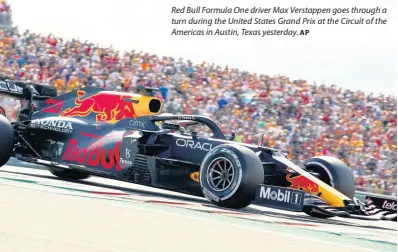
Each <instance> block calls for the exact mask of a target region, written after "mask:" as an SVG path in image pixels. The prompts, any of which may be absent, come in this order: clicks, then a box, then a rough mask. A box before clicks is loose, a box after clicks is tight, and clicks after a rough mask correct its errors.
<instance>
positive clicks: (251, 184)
mask: <svg viewBox="0 0 398 252" xmlns="http://www.w3.org/2000/svg"><path fill="white" fill-rule="evenodd" d="M199 174H200V178H199V179H200V185H201V188H202V193H203V195H204V196H205V197H206V198H207V199H208V200H209V201H210V202H211V203H212V204H214V205H217V206H220V207H226V208H234V209H239V208H244V207H246V206H248V205H250V204H251V203H252V201H253V199H254V194H255V191H256V186H257V185H258V184H262V183H263V182H264V170H263V167H262V164H261V161H260V159H259V157H258V156H257V155H256V154H255V153H254V152H253V151H252V150H250V149H249V148H247V147H245V146H242V145H237V144H222V145H219V146H217V147H215V148H214V149H212V150H211V151H209V153H208V154H207V155H206V156H205V158H204V159H203V161H202V164H201V167H200V173H199Z"/></svg>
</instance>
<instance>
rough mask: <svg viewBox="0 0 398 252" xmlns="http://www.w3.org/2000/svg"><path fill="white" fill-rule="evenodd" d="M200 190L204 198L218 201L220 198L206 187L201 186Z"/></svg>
mask: <svg viewBox="0 0 398 252" xmlns="http://www.w3.org/2000/svg"><path fill="white" fill-rule="evenodd" d="M202 191H203V194H204V196H205V197H206V198H208V199H211V200H214V201H215V202H218V201H220V198H219V197H217V196H216V195H215V194H214V193H212V192H210V191H209V190H208V189H207V188H206V187H203V188H202Z"/></svg>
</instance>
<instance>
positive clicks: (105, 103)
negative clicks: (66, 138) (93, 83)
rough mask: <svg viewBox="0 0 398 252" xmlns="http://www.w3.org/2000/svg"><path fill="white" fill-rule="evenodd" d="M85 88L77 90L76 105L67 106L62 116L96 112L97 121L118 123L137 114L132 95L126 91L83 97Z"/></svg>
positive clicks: (84, 114) (86, 114)
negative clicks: (125, 92)
mask: <svg viewBox="0 0 398 252" xmlns="http://www.w3.org/2000/svg"><path fill="white" fill-rule="evenodd" d="M85 94H86V92H85V91H83V90H78V91H77V97H76V99H75V104H76V106H75V107H73V108H67V109H66V110H64V111H63V112H62V113H61V114H60V116H66V117H68V116H88V115H89V114H90V113H95V114H96V117H95V119H96V121H97V122H108V123H116V122H118V121H119V120H121V119H124V118H135V117H137V114H136V112H135V110H134V107H133V100H132V96H131V95H129V94H124V93H117V92H110V91H101V92H99V93H97V94H94V95H91V96H88V97H86V98H83V96H84V95H85Z"/></svg>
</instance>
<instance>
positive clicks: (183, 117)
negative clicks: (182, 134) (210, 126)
mask: <svg viewBox="0 0 398 252" xmlns="http://www.w3.org/2000/svg"><path fill="white" fill-rule="evenodd" d="M178 120H195V117H194V116H178Z"/></svg>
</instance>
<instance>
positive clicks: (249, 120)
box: [0, 0, 397, 194]
mask: <svg viewBox="0 0 398 252" xmlns="http://www.w3.org/2000/svg"><path fill="white" fill-rule="evenodd" d="M1 10H3V11H1ZM0 11H1V13H6V15H8V16H7V18H5V16H2V19H1V21H2V22H0V24H1V25H2V28H3V29H2V30H0V75H5V76H10V77H11V78H14V79H17V80H28V81H33V82H38V83H43V84H46V85H53V86H56V87H57V88H58V91H59V92H69V91H71V90H72V89H74V88H78V87H84V86H97V87H103V88H107V89H111V90H122V91H126V92H134V90H135V88H136V87H137V86H138V85H148V86H154V87H159V88H160V94H159V97H160V98H162V99H163V100H164V101H165V106H164V112H170V113H186V114H203V115H207V116H210V117H212V118H214V119H215V120H216V121H217V122H218V123H219V124H220V125H221V128H222V129H223V130H224V131H230V130H233V131H236V132H237V137H236V141H242V142H246V143H255V144H258V143H260V141H262V142H263V144H264V145H267V146H270V147H277V148H282V149H285V150H286V151H287V152H288V153H289V154H288V155H289V158H291V159H292V160H294V161H296V162H299V161H302V160H304V159H306V158H309V157H311V156H314V155H331V156H336V157H338V158H340V159H342V160H344V161H345V162H346V163H347V164H348V165H349V166H350V167H351V168H352V169H353V172H354V175H355V177H356V180H357V186H358V187H359V188H360V189H361V190H368V191H370V192H376V193H386V194H396V174H397V172H396V163H397V138H396V133H397V120H396V117H397V100H396V97H394V96H387V95H373V94H369V95H365V93H364V92H361V91H350V90H344V89H342V88H338V87H336V86H334V85H332V86H326V85H315V84H314V85H311V84H308V83H307V82H306V81H305V80H290V79H289V78H288V77H285V76H268V75H259V74H255V73H249V72H245V71H241V70H239V69H236V68H229V67H221V66H217V65H214V64H209V63H206V62H203V63H196V64H195V63H193V62H191V61H189V60H187V61H184V60H183V59H174V58H173V57H161V56H157V55H152V54H149V53H141V52H140V53H138V52H135V51H131V52H125V53H121V52H118V51H116V50H115V49H112V48H99V47H97V46H96V45H94V44H92V43H89V42H83V41H79V40H64V39H62V38H58V37H55V36H53V35H51V36H43V35H38V34H35V33H33V32H30V31H25V32H19V31H18V29H16V28H10V27H11V9H10V8H9V6H8V5H7V4H6V2H5V1H2V0H0ZM1 13H0V14H1ZM264 71H266V69H265V70H264ZM0 105H1V106H4V107H5V108H6V109H7V115H8V116H9V118H10V119H11V120H14V119H15V113H16V111H17V109H18V106H19V104H18V103H16V102H15V101H13V100H10V99H6V98H0ZM199 133H200V134H204V135H206V134H207V132H199Z"/></svg>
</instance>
